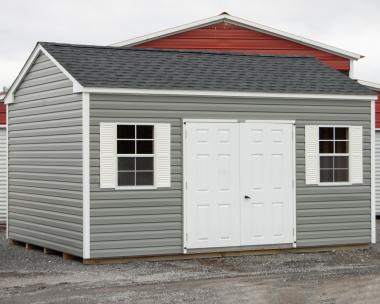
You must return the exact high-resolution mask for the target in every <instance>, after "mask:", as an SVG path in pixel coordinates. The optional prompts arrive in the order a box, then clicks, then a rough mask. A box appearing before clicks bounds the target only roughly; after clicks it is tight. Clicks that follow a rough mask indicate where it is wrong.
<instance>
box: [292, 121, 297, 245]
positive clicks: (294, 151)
mask: <svg viewBox="0 0 380 304" xmlns="http://www.w3.org/2000/svg"><path fill="white" fill-rule="evenodd" d="M292 141H293V143H292V144H293V147H292V160H293V166H292V178H293V181H292V186H293V193H292V194H293V245H292V246H293V248H297V191H296V187H297V176H296V170H297V167H296V164H297V163H296V149H297V144H296V125H295V121H294V123H293V128H292Z"/></svg>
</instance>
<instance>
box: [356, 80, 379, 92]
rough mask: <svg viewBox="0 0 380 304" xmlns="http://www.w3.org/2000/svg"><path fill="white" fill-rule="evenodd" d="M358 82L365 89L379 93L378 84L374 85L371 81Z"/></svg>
mask: <svg viewBox="0 0 380 304" xmlns="http://www.w3.org/2000/svg"><path fill="white" fill-rule="evenodd" d="M358 82H359V83H360V84H362V85H364V86H366V87H369V88H371V89H373V90H375V91H380V83H375V82H371V81H365V80H358Z"/></svg>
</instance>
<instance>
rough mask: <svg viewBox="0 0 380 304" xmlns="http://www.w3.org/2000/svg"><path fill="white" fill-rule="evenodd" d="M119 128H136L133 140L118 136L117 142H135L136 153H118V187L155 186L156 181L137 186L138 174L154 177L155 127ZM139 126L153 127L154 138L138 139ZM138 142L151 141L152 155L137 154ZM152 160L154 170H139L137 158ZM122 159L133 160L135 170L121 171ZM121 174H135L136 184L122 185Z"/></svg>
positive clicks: (135, 126) (136, 125)
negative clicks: (148, 174) (120, 160)
mask: <svg viewBox="0 0 380 304" xmlns="http://www.w3.org/2000/svg"><path fill="white" fill-rule="evenodd" d="M119 126H133V127H134V137H133V138H119V137H118V136H117V138H116V140H117V142H119V141H134V151H135V153H117V162H116V166H117V184H118V186H121V187H123V186H126V187H144V186H154V180H153V182H152V183H149V184H146V185H138V184H137V174H138V173H152V176H154V155H155V154H154V125H153V124H152V125H150V124H118V125H117V127H119ZM138 126H150V127H152V138H138V137H137V129H138ZM138 141H150V142H152V152H153V153H151V154H146V153H144V154H139V153H137V152H138V151H137V143H138ZM144 157H145V158H152V170H140V169H139V170H137V158H144ZM120 158H133V163H134V165H133V170H126V169H119V159H120ZM119 173H133V177H134V183H133V184H130V185H129V184H128V185H120V183H119Z"/></svg>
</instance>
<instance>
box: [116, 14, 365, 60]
mask: <svg viewBox="0 0 380 304" xmlns="http://www.w3.org/2000/svg"><path fill="white" fill-rule="evenodd" d="M221 21H227V22H230V23H233V24H235V25H238V26H242V27H245V28H248V29H250V30H255V31H259V32H262V33H266V34H270V35H273V36H276V37H280V38H284V39H287V40H291V41H294V42H297V43H301V44H304V45H307V46H310V47H313V48H316V49H319V50H322V51H325V52H328V53H333V54H335V55H338V56H341V57H345V58H348V59H355V60H358V59H360V58H363V57H364V56H363V55H360V54H357V53H353V52H349V51H346V50H342V49H339V48H336V47H333V46H330V45H327V44H324V43H320V42H317V41H314V40H311V39H307V38H305V37H301V36H297V35H293V34H290V33H287V32H284V31H280V30H277V29H274V28H272V27H269V26H265V25H262V24H259V23H256V22H252V21H248V20H245V19H242V18H238V17H234V16H230V15H226V14H222V15H218V16H214V17H211V18H207V19H202V20H198V21H195V22H192V23H187V24H184V25H181V26H177V27H173V28H170V29H166V30H163V31H159V32H155V33H152V34H148V35H145V36H140V37H137V38H133V39H129V40H124V41H121V42H117V43H114V44H111V46H116V47H120V46H133V45H136V44H141V43H144V42H148V41H151V40H155V39H159V38H163V37H167V36H170V35H174V34H178V33H181V32H185V31H189V30H193V29H196V28H200V27H203V26H206V25H208V24H213V23H216V22H221Z"/></svg>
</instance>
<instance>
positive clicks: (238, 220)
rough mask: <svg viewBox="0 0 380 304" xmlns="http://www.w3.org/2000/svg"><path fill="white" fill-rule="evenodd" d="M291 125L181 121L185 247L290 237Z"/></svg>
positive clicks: (248, 243)
mask: <svg viewBox="0 0 380 304" xmlns="http://www.w3.org/2000/svg"><path fill="white" fill-rule="evenodd" d="M292 128H293V125H291V124H286V123H251V122H245V123H237V122H231V123H224V122H211V123H206V122H205V123H203V122H194V123H192V122H190V123H186V124H185V132H186V139H185V140H186V143H185V162H186V176H185V181H186V186H185V212H184V213H185V247H186V248H187V249H191V248H213V247H235V246H251V245H273V244H288V243H293V226H294V224H293V223H294V207H293V191H292V180H293V170H294V164H293V146H294V145H293V139H292Z"/></svg>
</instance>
